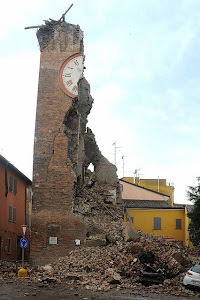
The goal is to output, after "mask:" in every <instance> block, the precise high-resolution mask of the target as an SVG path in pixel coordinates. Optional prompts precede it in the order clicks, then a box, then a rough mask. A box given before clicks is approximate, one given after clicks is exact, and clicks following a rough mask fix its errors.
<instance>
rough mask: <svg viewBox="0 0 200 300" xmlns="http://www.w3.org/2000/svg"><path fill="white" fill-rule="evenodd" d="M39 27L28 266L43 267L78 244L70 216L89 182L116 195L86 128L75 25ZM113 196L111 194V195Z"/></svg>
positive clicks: (86, 94) (80, 234)
mask: <svg viewBox="0 0 200 300" xmlns="http://www.w3.org/2000/svg"><path fill="white" fill-rule="evenodd" d="M45 23H46V24H45V25H41V26H39V29H38V30H37V38H38V41H39V45H40V51H41V58H40V74H39V84H38V98H37V112H36V124H35V140H34V161H33V209H32V224H31V253H30V261H31V262H32V263H35V264H44V263H49V262H51V261H53V260H55V259H56V258H58V257H61V256H65V255H67V252H68V251H69V250H71V249H72V248H74V247H75V240H76V239H79V240H80V241H81V243H84V240H85V238H86V235H87V233H88V222H87V220H86V219H85V218H84V217H83V216H79V215H77V214H75V213H74V200H75V197H76V194H77V191H78V190H80V189H81V188H83V187H84V186H85V185H86V173H87V168H88V166H89V164H90V163H92V164H93V165H94V173H93V175H92V178H93V182H95V183H98V184H100V185H102V186H104V187H105V186H106V188H107V189H109V190H112V191H116V190H117V187H118V178H117V175H116V167H115V166H114V165H113V164H111V163H110V162H109V161H108V160H107V159H106V158H105V157H104V156H103V155H102V154H101V152H100V150H99V148H98V146H97V144H96V142H95V137H94V135H93V133H92V131H91V130H90V129H89V128H87V127H86V124H87V116H88V114H89V113H90V110H91V108H92V103H93V98H92V97H91V95H90V86H89V84H88V82H87V81H86V79H85V78H84V75H83V69H84V58H85V57H84V45H83V32H82V30H81V29H80V27H79V26H78V25H73V24H69V23H67V22H65V20H64V15H63V17H62V18H61V19H60V20H59V21H53V20H51V19H50V21H46V22H45ZM113 195H115V192H114V193H113Z"/></svg>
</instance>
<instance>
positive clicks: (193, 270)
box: [191, 266, 200, 274]
mask: <svg viewBox="0 0 200 300" xmlns="http://www.w3.org/2000/svg"><path fill="white" fill-rule="evenodd" d="M191 271H192V272H196V273H199V274H200V266H194V267H192V268H191Z"/></svg>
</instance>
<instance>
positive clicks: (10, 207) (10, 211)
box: [8, 205, 12, 222]
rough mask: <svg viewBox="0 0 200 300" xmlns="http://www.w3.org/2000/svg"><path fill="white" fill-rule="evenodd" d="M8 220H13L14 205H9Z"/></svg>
mask: <svg viewBox="0 0 200 300" xmlns="http://www.w3.org/2000/svg"><path fill="white" fill-rule="evenodd" d="M8 221H10V222H12V206H11V205H9V207H8Z"/></svg>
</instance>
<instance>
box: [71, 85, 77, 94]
mask: <svg viewBox="0 0 200 300" xmlns="http://www.w3.org/2000/svg"><path fill="white" fill-rule="evenodd" d="M72 91H73V92H74V93H77V92H78V87H77V85H75V86H74V87H73V89H72Z"/></svg>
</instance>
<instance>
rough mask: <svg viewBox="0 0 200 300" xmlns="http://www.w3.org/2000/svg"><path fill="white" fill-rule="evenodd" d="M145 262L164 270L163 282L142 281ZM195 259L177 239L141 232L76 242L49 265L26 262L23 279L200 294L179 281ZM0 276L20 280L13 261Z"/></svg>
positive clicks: (192, 251) (93, 287)
mask: <svg viewBox="0 0 200 300" xmlns="http://www.w3.org/2000/svg"><path fill="white" fill-rule="evenodd" d="M166 257H168V258H167V259H166ZM147 262H148V264H149V265H150V266H151V267H152V268H154V269H155V270H157V269H161V270H162V272H163V273H164V274H165V278H166V279H165V280H164V281H163V284H153V285H150V286H143V285H142V284H141V282H140V270H141V269H142V268H143V267H144V266H145V264H146V263H147ZM195 263H199V257H198V253H197V252H196V251H195V249H190V248H187V247H185V246H183V245H182V244H181V243H180V242H176V241H171V242H169V241H165V239H164V237H162V236H160V237H158V236H155V235H153V234H150V235H147V234H140V238H139V239H138V240H137V241H131V242H124V241H118V242H115V243H114V244H108V245H106V246H97V247H84V246H78V247H77V248H76V249H74V250H73V251H71V252H70V253H69V254H68V255H67V256H66V257H62V258H59V259H58V260H57V261H55V262H54V263H52V264H50V265H46V266H42V267H34V268H31V266H29V265H26V268H27V270H28V275H29V277H28V278H25V279H23V280H25V281H27V282H29V283H34V284H38V286H39V287H42V286H48V285H58V284H61V283H66V284H67V283H70V284H71V285H72V286H73V287H80V288H84V289H88V290H94V291H95V290H100V291H108V290H111V289H131V290H136V291H138V292H141V291H146V292H151V293H164V294H172V295H181V296H187V295H189V296H192V295H195V296H200V293H199V292H198V291H191V290H188V289H186V288H185V287H184V286H183V285H182V280H183V276H184V274H185V273H184V272H185V271H187V270H188V269H189V268H190V266H192V265H194V264H195ZM172 266H174V267H173V268H172ZM0 280H2V281H6V282H9V281H10V280H12V281H16V280H21V279H20V278H17V277H16V273H15V265H14V264H13V263H11V262H10V263H9V262H1V264H0Z"/></svg>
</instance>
